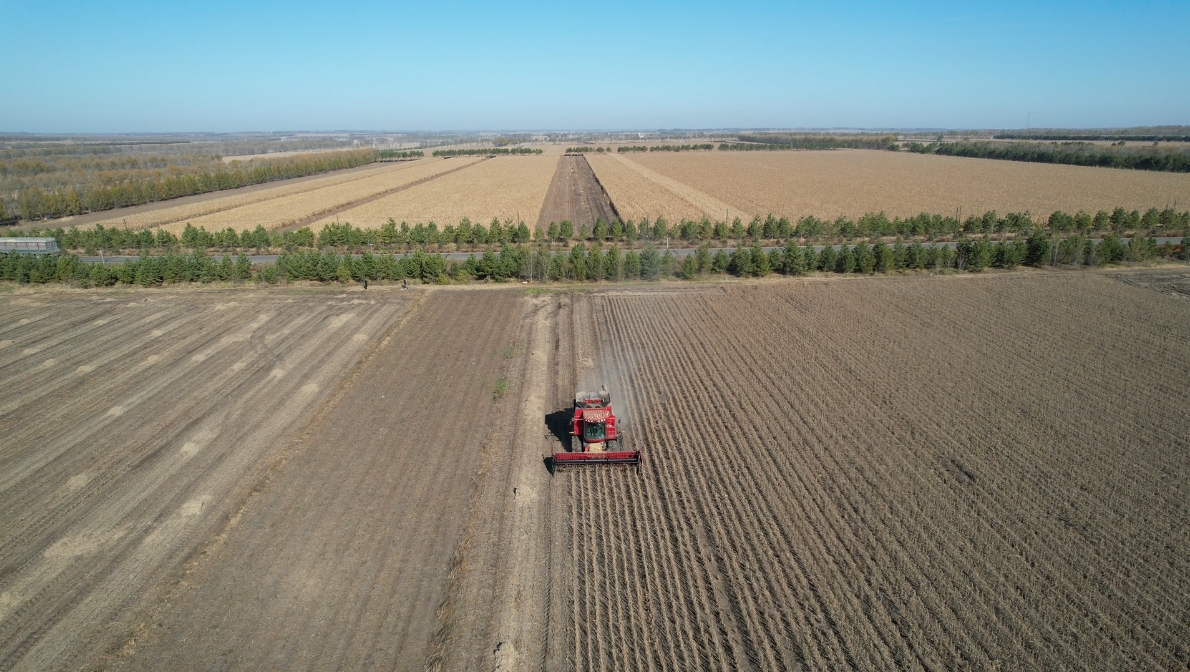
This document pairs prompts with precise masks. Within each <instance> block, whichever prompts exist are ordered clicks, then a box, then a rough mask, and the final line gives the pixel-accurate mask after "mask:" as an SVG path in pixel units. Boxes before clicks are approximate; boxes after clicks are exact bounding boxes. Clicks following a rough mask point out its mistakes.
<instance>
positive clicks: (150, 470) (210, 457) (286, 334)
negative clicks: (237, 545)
mask: <svg viewBox="0 0 1190 672" xmlns="http://www.w3.org/2000/svg"><path fill="white" fill-rule="evenodd" d="M243 297H244V295H243V294H242V293H237V295H236V298H239V299H241V300H242V298H243ZM159 301H160V302H161V303H158V302H159ZM178 301H182V302H186V301H191V302H193V301H198V302H202V301H203V297H198V298H197V299H196V298H192V297H186V296H182V297H154V299H153V300H152V301H150V302H148V303H146V304H143V305H139V304H138V305H136V306H130V305H124V306H121V309H120V311H119V316H120V319H117V320H113V322H112V327H113V329H112V330H110V331H111V332H112V333H110V334H109V332H108V330H105V329H102V328H98V327H95V334H96V336H97V338H96V339H95V340H96V341H98V343H97V344H96V347H92V348H91V349H92V350H94V354H96V355H102V356H103V357H106V359H103V358H101V357H98V356H97V357H93V358H87V359H84V360H79V361H90V362H92V364H88V365H87V366H95V369H93V370H91V371H88V372H86V373H85V374H84V375H78V376H72V375H69V374H68V375H66V376H64V377H65V378H67V379H69V380H70V381H71V382H70V384H68V385H66V386H59V387H58V388H57V389H55V391H54V393H53V396H54V397H57V398H65V399H73V398H77V399H78V400H79V402H80V403H65V404H62V403H59V404H55V405H49V408H50V409H52V411H53V412H52V413H51V414H50V415H51V418H50V421H49V422H48V423H47V422H46V420H45V419H44V415H45V413H44V410H45V409H44V407H46V406H47V403H46V402H44V401H42V400H40V399H39V398H36V397H35V398H33V400H32V401H29V402H27V403H23V404H20V405H17V406H16V407H12V406H11V405H9V401H10V399H11V398H12V397H13V395H17V396H24V395H25V390H26V388H27V386H28V385H29V384H30V381H26V380H21V381H19V382H17V381H16V380H7V381H5V382H7V383H8V384H7V385H5V386H4V387H3V388H0V389H4V390H6V392H5V393H2V394H0V403H2V404H6V408H10V409H11V410H9V411H8V412H6V413H5V414H4V415H3V416H0V433H3V435H4V436H5V437H6V440H5V442H4V447H3V448H0V460H2V461H3V463H4V464H5V476H6V479H5V482H4V486H3V487H4V492H5V498H4V506H3V509H4V518H3V519H4V520H6V521H8V522H7V523H6V524H5V525H3V526H0V539H2V541H0V544H2V545H3V546H4V547H5V548H6V549H7V550H8V552H7V553H6V554H5V557H4V558H3V561H2V562H3V566H2V567H0V577H2V578H0V592H2V593H3V594H4V595H5V599H4V602H3V607H4V608H3V612H4V613H2V614H0V661H2V662H3V666H4V667H6V668H7V667H12V668H14V669H22V668H26V667H28V668H37V667H46V666H50V667H60V666H79V665H83V664H85V661H86V660H89V659H91V657H92V656H94V655H96V654H97V653H98V652H102V651H105V650H107V647H108V646H110V645H111V644H112V641H111V640H112V638H113V637H118V636H119V635H120V633H121V632H122V631H124V630H123V629H124V628H127V631H131V629H132V627H133V625H134V623H130V622H129V619H131V618H134V617H135V614H137V613H140V611H141V610H142V609H144V608H146V607H147V606H148V604H149V603H150V602H151V600H152V598H153V596H154V595H155V593H156V590H157V586H159V583H160V582H161V581H162V580H164V578H165V577H166V576H167V575H170V574H171V573H172V572H174V571H176V569H177V567H178V566H179V565H180V564H181V562H183V561H184V559H185V558H186V557H188V556H189V554H190V553H191V552H193V550H194V549H195V548H196V547H197V545H199V544H201V543H202V542H203V540H205V539H206V538H207V533H209V532H210V531H211V530H213V529H214V528H215V527H216V526H218V525H219V524H220V521H221V520H223V516H226V515H227V514H229V513H230V512H231V510H233V509H234V508H235V507H236V506H237V503H236V502H237V501H239V498H240V497H243V496H245V495H246V494H247V491H246V490H245V488H248V487H250V486H251V483H252V482H253V481H254V480H255V477H256V476H258V475H259V474H261V473H262V472H263V470H264V469H265V468H266V467H267V460H268V459H269V456H270V455H272V454H274V453H275V451H276V450H277V448H278V447H279V442H278V439H279V438H280V437H284V436H285V435H286V434H287V433H288V432H289V431H291V428H292V427H294V426H300V424H296V423H298V422H299V420H300V417H301V413H302V412H303V411H304V410H305V409H307V408H309V407H311V406H312V405H315V404H317V403H318V402H319V400H321V399H323V398H325V397H326V395H327V394H328V393H329V392H330V390H331V389H332V387H333V382H334V381H335V380H336V379H337V378H338V377H339V376H341V375H342V372H343V371H345V370H346V369H347V368H348V367H349V365H350V364H351V363H352V362H353V361H354V360H355V359H356V358H357V357H359V356H360V354H361V353H362V352H363V351H364V350H365V349H366V347H367V344H368V343H369V342H370V341H371V339H372V338H375V337H376V336H378V335H379V334H381V333H382V332H383V331H384V329H385V328H386V325H388V324H391V323H392V321H393V320H394V318H395V317H396V316H398V315H399V314H400V312H401V310H402V309H403V306H404V302H402V301H398V302H395V303H384V304H378V303H377V302H375V301H366V302H362V303H351V302H350V301H339V300H335V299H333V298H332V299H329V300H328V299H325V298H324V299H319V298H313V299H311V298H304V299H303V300H302V302H300V303H296V304H295V303H294V302H292V301H290V302H286V301H277V300H271V299H266V300H264V301H250V302H248V304H247V305H236V301H234V300H233V301H226V302H224V303H222V304H221V306H222V308H221V309H220V308H215V307H212V306H211V305H210V304H211V303H214V302H210V303H207V304H206V305H205V306H202V307H199V308H198V309H197V310H195V306H191V307H190V308H189V309H187V308H186V307H185V306H184V305H177V303H178ZM207 301H210V299H207ZM87 302H88V299H79V298H76V297H70V298H67V299H57V298H54V299H51V300H50V301H46V302H44V303H45V304H46V305H43V306H31V307H28V308H27V309H29V310H41V311H46V312H49V317H46V318H43V319H44V320H46V321H47V322H49V323H52V322H62V321H70V320H72V319H76V318H75V317H74V315H75V313H76V310H75V309H76V307H77V306H79V304H83V305H86V303H87ZM199 305H201V303H199ZM167 306H169V307H167ZM163 307H167V308H166V310H165V311H162V310H161V309H162V308H163ZM90 308H91V309H92V310H95V309H106V310H107V311H109V314H110V312H112V311H113V307H111V306H94V305H92V306H91V307H90ZM83 312H84V313H86V312H87V311H83ZM162 312H165V313H166V314H164V315H162V314H161V313H162ZM93 314H94V313H91V314H88V315H86V317H87V318H88V319H90V318H91V317H92V315H93ZM138 314H139V315H147V316H148V317H156V318H158V319H156V320H153V321H146V320H144V319H141V320H137V319H135V318H136V317H137V316H138ZM215 316H217V317H218V319H216V320H213V319H212V318H213V317H215ZM163 325H177V327H176V328H177V329H178V330H179V331H177V332H176V333H177V334H185V335H186V336H185V337H183V338H180V339H177V341H172V340H171V339H169V338H162V336H163V335H164V334H158V335H155V336H154V335H151V334H150V333H149V331H150V329H151V328H152V327H154V326H163ZM130 326H131V327H132V328H129V327H130ZM266 331H267V333H263V332H266ZM138 336H139V337H138ZM80 340H81V337H80ZM129 341H131V342H132V344H131V347H130V345H129ZM77 342H80V341H73V342H71V341H67V342H63V343H59V344H56V345H54V346H53V347H47V348H46V350H45V351H44V353H46V354H49V355H51V356H57V357H58V358H59V359H63V360H66V359H68V358H69V357H70V356H71V355H68V354H67V352H65V351H68V350H69V349H72V348H73V346H74V343H77ZM88 345H89V344H88ZM38 354H39V356H41V354H42V353H38ZM129 359H131V360H132V361H133V362H136V363H135V364H134V365H133V366H126V365H125V363H126V362H127V361H128V360H129ZM72 364H73V362H72ZM17 368H19V367H17ZM3 370H4V372H5V373H6V374H7V373H8V372H10V371H13V370H14V367H5V368H4V369H3ZM32 382H33V383H34V384H44V383H48V382H50V381H49V380H47V379H45V378H44V377H40V378H38V379H37V380H36V381H32ZM249 400H250V403H246V402H248V401H249ZM62 409H66V411H68V412H64V411H63V410H62ZM253 418H255V419H253ZM66 633H70V634H69V635H67V634H66Z"/></svg>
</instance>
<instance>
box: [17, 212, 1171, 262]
mask: <svg viewBox="0 0 1190 672" xmlns="http://www.w3.org/2000/svg"><path fill="white" fill-rule="evenodd" d="M1038 230H1048V231H1053V232H1055V233H1062V234H1065V233H1079V234H1092V233H1095V234H1104V233H1108V232H1111V233H1115V234H1117V235H1120V234H1124V233H1127V232H1133V231H1149V232H1152V233H1154V234H1157V233H1158V232H1161V235H1173V234H1174V233H1179V232H1180V233H1185V232H1187V231H1188V230H1190V212H1187V211H1181V212H1179V211H1175V210H1174V209H1173V208H1169V207H1167V208H1165V209H1163V210H1158V209H1157V208H1149V209H1148V210H1146V211H1145V212H1143V213H1142V212H1140V211H1139V210H1131V211H1129V210H1125V209H1124V208H1115V209H1114V210H1112V211H1111V212H1108V211H1107V210H1100V211H1098V212H1096V213H1095V214H1091V213H1088V212H1083V211H1079V212H1076V213H1074V214H1070V213H1066V212H1063V211H1056V212H1054V213H1052V214H1050V215H1049V216H1048V217H1045V218H1040V219H1035V218H1033V217H1032V216H1031V215H1029V214H1027V213H1007V214H1004V215H1001V214H999V213H997V212H995V211H994V210H993V211H988V212H985V213H983V214H981V215H969V216H967V217H965V218H963V219H959V218H958V217H956V216H953V215H939V214H928V213H921V214H919V215H915V216H911V217H891V218H890V217H888V216H887V215H885V214H884V213H882V212H878V213H869V214H866V215H863V216H862V217H859V218H855V219H852V218H849V217H842V216H840V217H836V218H835V219H821V218H818V217H815V216H813V215H807V216H805V217H801V218H800V219H797V220H796V221H794V220H790V219H789V218H787V217H774V216H772V215H769V216H768V217H765V218H761V217H754V218H753V219H752V220H751V221H749V222H747V223H744V222H743V221H742V220H741V219H739V218H736V219H734V220H733V221H731V222H726V221H712V220H711V219H709V218H703V219H701V220H698V221H694V220H682V221H679V222H675V223H672V224H671V223H670V222H668V221H667V220H666V219H665V218H664V217H658V218H657V219H655V220H652V221H650V220H649V219H643V220H640V221H639V222H634V221H632V220H628V221H625V222H621V221H619V220H613V221H611V222H604V221H603V220H601V219H600V220H596V222H595V224H594V225H593V226H589V227H588V226H577V227H576V226H575V225H574V224H573V223H572V222H569V221H562V222H551V223H550V225H549V226H548V227H546V228H545V229H544V230H541V229H530V228H529V227H528V225H526V224H525V223H524V222H513V221H512V220H504V221H500V220H497V219H493V220H492V222H490V223H489V224H487V225H484V224H483V223H479V222H475V223H473V222H471V221H470V220H469V219H466V218H464V219H462V220H460V221H459V222H458V223H457V224H447V225H446V226H444V227H441V228H440V227H439V226H438V225H437V224H436V223H434V222H429V223H426V224H421V223H418V224H415V225H413V226H410V225H409V224H408V223H406V222H402V223H400V224H397V222H396V221H395V220H392V219H390V220H388V221H387V222H385V223H384V224H383V225H381V226H380V227H378V228H372V229H361V228H359V227H355V226H352V225H351V224H350V223H342V224H339V223H329V224H326V225H324V226H323V227H322V229H321V231H319V232H318V233H317V234H315V233H314V232H313V231H312V230H311V229H309V228H308V227H303V228H301V229H298V230H296V231H267V230H266V229H265V228H264V227H263V226H260V225H258V226H256V227H255V228H254V229H251V230H249V229H245V230H243V231H239V232H237V231H236V230H235V229H233V228H230V227H229V228H226V229H223V230H216V231H207V230H206V229H205V228H202V227H197V228H196V227H194V226H192V225H189V224H187V225H186V227H185V228H184V229H183V230H182V234H181V236H180V237H179V236H176V235H174V234H172V233H170V232H169V231H166V230H164V229H158V230H156V231H152V230H148V229H142V230H137V231H132V230H127V229H120V228H107V227H104V226H102V225H97V226H94V227H89V228H85V229H79V228H76V227H71V228H69V229H62V228H57V229H34V230H28V231H25V232H13V233H12V235H18V236H19V235H27V236H49V237H53V238H54V239H56V240H57V241H58V246H59V247H60V248H61V249H63V250H81V251H85V252H86V253H87V254H88V255H94V254H97V252H98V250H106V251H107V253H109V254H116V253H118V252H119V251H133V252H156V251H166V252H170V251H176V250H179V249H201V250H221V251H228V250H257V251H263V250H268V249H273V250H275V249H296V248H316V247H317V248H322V247H348V248H357V249H358V248H363V247H367V246H374V247H379V248H381V249H385V248H387V249H410V248H413V247H420V246H427V245H429V246H448V245H454V246H455V248H456V249H466V248H467V247H470V246H482V245H506V244H519V243H528V242H531V241H535V242H538V243H570V242H574V241H581V242H592V243H595V242H597V243H601V244H602V243H615V244H626V245H627V246H629V247H633V246H635V245H637V244H647V243H648V242H650V241H655V242H660V241H664V240H666V239H667V238H672V239H674V240H675V241H681V242H683V243H688V244H698V243H701V242H705V241H716V242H719V243H721V244H726V243H729V242H732V241H734V242H736V243H739V242H741V241H753V242H761V241H778V242H783V241H787V240H790V239H797V240H805V241H830V240H834V241H838V240H855V239H861V238H872V237H886V238H888V237H903V238H909V239H929V240H936V239H940V238H955V239H958V238H963V237H967V236H982V235H1004V234H1014V235H1028V234H1029V233H1031V232H1033V231H1038Z"/></svg>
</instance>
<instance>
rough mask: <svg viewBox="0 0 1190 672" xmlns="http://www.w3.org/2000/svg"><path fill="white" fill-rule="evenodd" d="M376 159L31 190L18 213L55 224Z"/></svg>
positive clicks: (368, 155) (345, 156) (317, 158)
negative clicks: (95, 213) (74, 216)
mask: <svg viewBox="0 0 1190 672" xmlns="http://www.w3.org/2000/svg"><path fill="white" fill-rule="evenodd" d="M375 160H376V152H374V151H373V150H371V149H367V150H352V151H346V152H334V153H326V154H318V155H311V156H296V157H284V158H277V159H258V160H254V161H252V162H251V163H232V164H230V165H228V167H226V168H220V169H218V170H214V171H201V172H190V173H182V174H178V175H170V176H167V177H159V178H156V179H147V180H141V181H137V180H127V181H123V182H119V183H117V184H110V185H96V186H84V187H59V188H55V189H52V190H47V191H43V190H41V189H39V188H37V187H32V188H30V189H26V190H24V191H22V192H21V193H20V194H19V195H18V197H17V207H18V213H17V214H18V215H19V216H20V218H21V219H23V220H26V221H33V220H38V219H56V218H58V217H66V216H68V215H82V214H85V213H88V212H96V211H101V210H111V209H113V208H123V207H128V206H132V205H142V204H144V203H154V202H157V201H164V200H168V199H171V198H179V197H182V196H193V195H196V194H205V193H208V192H212V191H220V190H223V189H235V188H237V187H246V186H249V185H253V184H262V183H265V182H271V181H273V180H285V179H290V178H294V177H305V176H307V175H316V174H319V173H325V172H329V171H333V170H343V169H345V168H355V167H357V166H362V165H366V164H369V163H372V162H374V161H375ZM3 214H4V213H3V212H0V219H3Z"/></svg>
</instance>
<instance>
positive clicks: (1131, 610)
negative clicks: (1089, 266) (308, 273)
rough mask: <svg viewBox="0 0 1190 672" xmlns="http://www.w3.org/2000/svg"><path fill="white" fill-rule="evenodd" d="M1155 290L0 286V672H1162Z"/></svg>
mask: <svg viewBox="0 0 1190 672" xmlns="http://www.w3.org/2000/svg"><path fill="white" fill-rule="evenodd" d="M1122 280H1123V281H1122ZM1178 282H1180V281H1179V280H1178V278H1175V277H1173V276H1172V275H1169V274H1165V275H1162V274H1153V273H1148V272H1146V274H1145V275H1138V276H1137V277H1136V278H1133V277H1131V276H1129V275H1128V272H1127V271H1118V270H1117V271H1112V272H1111V273H1110V274H1108V273H1092V272H1086V273H1037V272H1023V273H1005V274H994V275H993V274H988V275H978V276H947V277H898V278H864V279H854V280H852V279H807V280H782V281H759V282H728V283H722V284H701V285H690V284H683V285H680V286H666V285H660V286H658V285H653V286H638V287H616V288H615V289H608V290H598V291H594V292H584V293H569V292H565V291H563V292H555V293H531V294H530V293H525V292H523V291H522V290H521V289H520V288H517V287H513V288H499V287H498V288H494V289H489V288H458V289H456V288H424V287H418V288H412V289H411V290H410V291H408V292H403V291H401V290H399V289H396V288H388V287H380V288H375V287H374V288H373V289H370V290H368V291H367V292H364V291H362V290H359V289H353V290H350V291H346V292H344V291H342V290H340V291H338V292H332V291H326V290H322V289H315V290H309V289H307V290H303V289H294V288H291V289H288V290H272V291H262V290H245V291H228V290H224V291H195V292H162V291H137V292H126V293H116V292H111V291H108V292H64V291H61V290H59V291H56V292H55V291H42V292H29V293H20V294H9V295H7V296H4V297H2V298H3V300H4V301H3V303H0V364H2V365H3V366H2V367H0V372H2V373H0V376H2V380H3V383H4V386H3V388H0V389H3V390H5V391H4V392H3V393H0V437H4V440H3V441H2V442H0V465H3V469H2V470H0V471H2V473H3V474H4V476H3V477H0V492H2V493H3V494H2V496H0V507H2V508H3V512H4V516H3V517H2V518H0V520H3V521H5V522H4V525H3V526H2V527H0V534H2V535H3V536H0V548H3V549H4V551H3V552H2V553H0V556H2V557H0V667H2V668H6V669H7V668H12V669H46V668H50V669H58V668H109V669H125V670H175V669H176V670H182V669H196V668H197V669H211V668H216V667H218V668H245V669H263V668H276V669H293V668H296V667H303V668H316V669H366V668H374V667H385V668H394V669H400V670H424V669H430V670H454V669H550V670H554V669H623V670H682V669H745V670H751V669H756V670H783V669H799V667H801V668H810V669H828V668H837V667H852V668H859V669H894V668H895V669H927V668H928V669H941V668H947V669H949V668H971V669H994V668H1000V669H1055V668H1075V669H1103V668H1108V669H1183V668H1185V667H1186V666H1187V664H1188V663H1190V647H1187V646H1186V644H1185V642H1186V641H1188V640H1190V539H1188V538H1187V536H1186V534H1185V530H1186V529H1187V527H1188V526H1190V509H1188V508H1187V506H1186V504H1185V502H1186V498H1187V494H1188V491H1190V457H1188V453H1187V449H1188V448H1190V432H1188V431H1187V429H1186V428H1187V427H1188V426H1190V389H1188V388H1187V386H1186V385H1185V380H1186V379H1187V376H1188V375H1190V335H1188V334H1187V332H1186V330H1185V328H1184V326H1185V325H1186V324H1188V323H1190V302H1187V300H1186V299H1185V297H1184V296H1183V295H1179V294H1178V293H1177V292H1176V291H1173V290H1171V289H1170V287H1175V286H1180V285H1178ZM377 290H379V291H377ZM741 325H748V326H749V328H748V329H747V330H746V331H744V330H742V329H741ZM600 382H607V383H608V384H609V386H610V387H611V389H612V394H613V403H614V407H615V409H616V411H617V413H618V414H619V415H621V416H622V417H623V418H624V419H625V420H626V422H627V426H628V429H629V432H630V436H631V437H632V441H633V442H634V443H636V445H638V446H640V447H641V448H642V449H643V450H644V458H645V462H644V464H643V465H642V468H641V470H640V471H639V472H638V471H636V470H633V469H631V468H616V467H613V468H603V469H600V468H591V469H588V470H577V471H576V470H568V471H564V472H561V473H558V474H556V475H551V474H550V473H549V472H548V471H547V469H546V468H545V463H544V461H543V456H544V455H546V454H548V453H550V452H552V451H553V450H554V449H555V447H556V446H558V445H559V444H560V440H561V439H564V438H566V437H565V436H564V430H560V429H559V423H558V418H559V417H564V416H565V415H566V414H567V413H568V412H569V404H570V402H571V399H572V394H573V392H574V390H575V388H576V387H580V386H589V385H598V384H599V383H600Z"/></svg>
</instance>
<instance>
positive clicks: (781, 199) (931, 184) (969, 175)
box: [592, 150, 1190, 218]
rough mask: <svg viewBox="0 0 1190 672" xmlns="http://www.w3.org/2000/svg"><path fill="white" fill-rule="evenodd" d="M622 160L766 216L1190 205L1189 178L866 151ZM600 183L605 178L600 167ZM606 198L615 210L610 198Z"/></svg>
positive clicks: (663, 155) (657, 154)
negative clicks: (769, 214) (959, 209)
mask: <svg viewBox="0 0 1190 672" xmlns="http://www.w3.org/2000/svg"><path fill="white" fill-rule="evenodd" d="M623 158H625V159H626V160H628V161H630V162H633V163H636V164H639V165H641V166H644V167H646V168H648V169H650V170H652V171H655V172H657V173H659V174H661V175H664V176H665V177H667V178H670V179H672V180H675V181H677V182H679V183H681V184H682V185H684V186H686V187H689V188H692V189H695V190H697V191H700V192H703V193H705V194H707V195H709V196H710V197H712V198H717V199H720V200H722V201H724V202H726V203H727V204H729V205H730V206H731V207H732V208H738V209H739V210H741V211H743V212H750V213H754V214H759V215H762V216H763V215H766V214H768V213H772V214H775V215H784V216H788V217H791V218H796V217H800V216H803V215H816V216H818V217H832V218H833V217H836V216H838V215H847V216H850V217H857V216H859V215H862V214H864V213H867V212H879V211H884V212H885V213H886V214H888V215H889V216H898V215H899V216H908V215H915V214H918V213H920V212H928V213H939V214H954V213H955V212H956V211H957V209H958V208H962V212H963V216H964V217H965V216H967V215H968V214H974V213H983V212H985V211H987V210H996V211H998V212H1001V213H1004V212H1026V211H1027V212H1030V213H1032V214H1033V215H1034V216H1047V215H1049V214H1050V213H1051V212H1053V211H1054V210H1064V211H1066V212H1071V213H1073V212H1076V211H1078V210H1086V211H1088V212H1092V213H1093V212H1095V211H1097V210H1101V209H1103V210H1111V209H1112V208H1115V207H1124V208H1127V209H1129V210H1132V209H1138V210H1141V211H1144V210H1146V209H1148V208H1151V207H1156V208H1163V207H1165V206H1167V205H1173V204H1174V203H1175V202H1176V203H1177V204H1178V208H1179V209H1184V208H1185V207H1186V206H1187V205H1190V174H1184V173H1161V172H1152V171H1140V170H1121V169H1114V168H1092V167H1083V166H1064V165H1052V164H1043V163H1024V162H1018V161H997V160H989V159H969V158H962V157H950V156H932V155H921V154H910V153H901V152H887V151H871V150H834V151H788V152H782V151H778V152H721V151H712V152H687V153H681V154H676V153H669V152H654V153H648V154H643V153H642V154H633V155H632V156H631V157H623ZM604 163H606V162H601V163H600V164H599V165H603V164H604ZM596 165H597V164H595V163H593V164H592V166H596ZM596 174H598V175H599V177H600V179H601V180H602V179H603V174H602V173H600V171H599V169H598V168H596ZM613 179H614V178H613ZM608 190H609V192H610V191H611V189H610V187H609V189H608ZM612 199H613V201H614V202H615V203H616V205H617V207H619V201H618V200H615V199H616V195H615V194H614V193H613V194H612ZM621 212H623V210H621ZM667 214H668V213H667ZM627 216H628V215H625V217H627ZM675 216H677V215H676V214H675ZM683 216H686V215H683ZM720 216H722V215H720Z"/></svg>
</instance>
